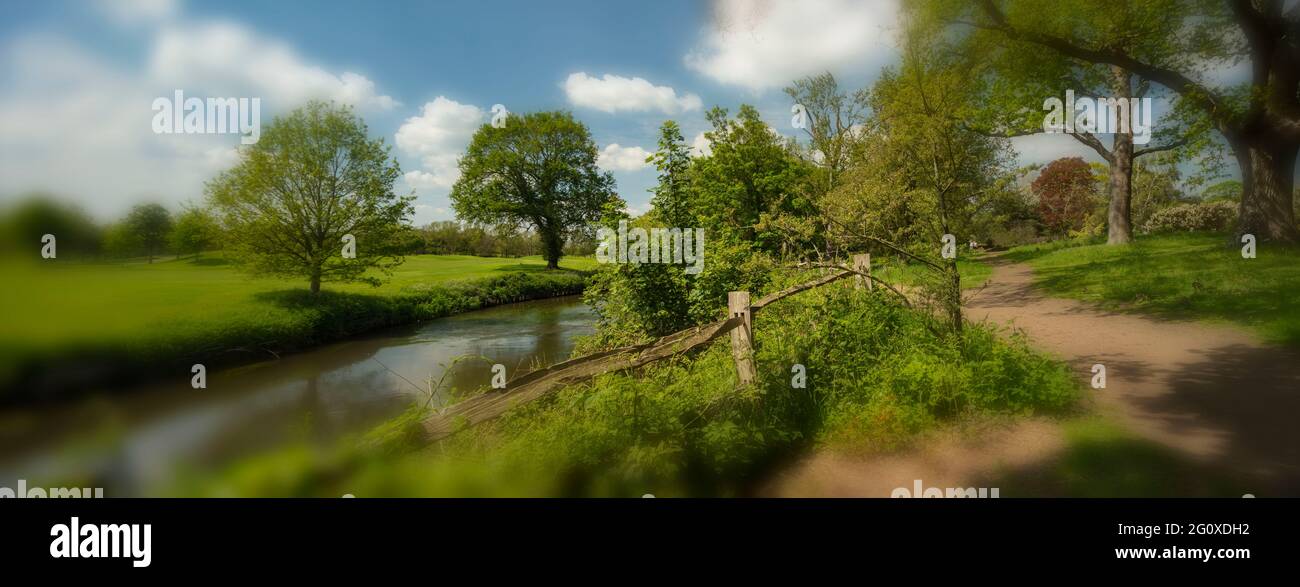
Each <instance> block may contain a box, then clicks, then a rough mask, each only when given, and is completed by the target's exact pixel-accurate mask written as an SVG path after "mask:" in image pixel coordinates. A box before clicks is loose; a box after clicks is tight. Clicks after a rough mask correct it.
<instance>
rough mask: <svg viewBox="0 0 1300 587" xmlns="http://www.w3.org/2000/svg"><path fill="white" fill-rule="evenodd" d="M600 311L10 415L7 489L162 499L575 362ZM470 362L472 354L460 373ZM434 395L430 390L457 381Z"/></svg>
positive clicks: (315, 356) (493, 313)
mask: <svg viewBox="0 0 1300 587" xmlns="http://www.w3.org/2000/svg"><path fill="white" fill-rule="evenodd" d="M594 322H595V315H594V314H593V313H592V312H591V310H590V309H589V308H587V306H585V305H583V304H582V302H581V300H580V298H579V297H577V296H573V297H565V298H555V299H550V300H539V301H533V302H523V303H518V304H510V305H506V306H499V307H495V308H489V309H485V310H479V311H475V312H469V313H466V314H460V315H457V316H451V317H447V318H441V319H438V320H433V321H430V322H427V323H424V324H419V325H412V326H404V327H398V328H393V329H389V330H383V331H378V332H375V333H372V334H369V335H366V336H362V337H358V338H354V339H351V340H347V341H343V342H339V343H335V344H330V345H327V346H323V347H320V348H317V349H314V350H311V351H308V352H303V353H299V354H294V355H288V356H285V357H283V358H281V359H277V360H271V361H264V362H261V363H255V364H251V365H245V366H242V367H237V368H232V369H226V370H221V371H214V372H209V373H208V376H207V388H206V389H198V390H195V389H192V388H191V386H190V381H189V379H188V378H187V379H184V380H178V381H170V382H165V383H158V384H153V385H150V386H147V387H144V388H140V389H135V390H128V391H127V392H126V393H121V394H115V395H113V396H111V397H103V398H90V399H86V400H82V401H78V402H75V403H73V404H71V405H60V406H55V407H46V408H37V409H32V410H19V411H12V412H8V413H3V414H0V430H2V431H4V435H3V438H0V486H5V487H15V486H16V485H15V484H16V483H17V480H18V479H25V480H27V481H28V485H29V486H39V484H40V483H41V482H42V480H45V482H53V481H56V480H65V479H68V478H69V477H71V478H73V479H80V480H82V482H83V483H85V482H93V483H96V484H97V485H95V486H97V487H103V488H105V494H106V495H107V496H126V495H149V494H151V493H153V491H155V490H157V489H158V488H162V487H167V486H168V485H169V484H170V483H173V482H175V481H176V478H177V476H178V475H179V474H181V473H183V472H202V471H204V470H210V469H212V468H213V467H219V466H221V465H223V464H225V463H229V462H231V461H232V460H234V459H237V458H239V457H242V456H247V455H252V454H256V453H258V452H262V451H266V450H269V449H274V448H276V447H279V446H284V445H286V444H288V443H293V442H303V441H306V442H310V443H317V444H320V445H329V444H331V443H333V442H337V441H338V439H340V438H343V437H345V436H347V435H349V434H355V433H359V432H363V431H365V430H367V429H369V428H370V427H372V426H374V425H376V424H378V423H380V422H382V421H383V420H385V419H388V418H392V417H393V416H395V415H398V414H400V413H401V412H403V411H404V410H406V409H407V408H409V407H410V406H411V405H412V404H413V403H416V402H420V403H423V402H427V401H432V402H433V403H434V405H437V404H439V403H440V402H443V401H445V400H446V393H445V389H447V388H448V387H450V388H454V389H455V390H457V391H470V390H473V389H475V388H477V387H479V386H486V385H488V384H489V383H490V381H491V378H492V365H493V364H501V365H504V366H505V368H506V374H507V376H508V377H514V376H515V375H516V374H517V373H519V372H521V371H522V370H526V369H528V368H530V367H533V366H540V365H548V364H551V363H555V362H558V361H562V360H564V359H566V358H568V357H569V353H570V352H571V351H572V350H573V345H574V343H575V337H577V336H580V335H585V334H590V333H591V332H592V331H593V325H594ZM458 357H473V358H467V359H463V360H461V361H460V362H458V363H456V364H455V365H453V361H456V359H457V358H458ZM444 372H445V375H446V377H445V379H443V388H442V389H441V390H440V392H439V393H437V394H434V395H433V396H432V397H431V396H430V394H429V389H430V387H431V385H430V382H431V381H432V382H437V381H438V380H439V379H440V378H443V375H444Z"/></svg>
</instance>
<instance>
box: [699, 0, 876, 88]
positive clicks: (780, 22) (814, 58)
mask: <svg viewBox="0 0 1300 587" xmlns="http://www.w3.org/2000/svg"><path fill="white" fill-rule="evenodd" d="M898 13H899V7H898V2H897V0H768V1H766V2H751V1H748V0H719V1H718V2H717V3H716V4H715V8H714V19H713V22H712V25H711V26H710V27H709V28H708V29H707V30H706V31H705V34H704V38H703V39H702V40H701V42H700V44H699V46H697V47H696V48H695V49H694V50H692V51H690V52H689V53H687V55H686V58H685V61H686V65H687V67H689V68H691V69H693V70H695V71H698V72H700V73H702V74H704V75H706V76H708V77H709V78H712V79H714V80H716V81H718V82H720V83H724V84H728V85H734V86H740V87H744V88H748V89H751V90H754V91H760V90H765V89H769V88H778V87H783V86H785V85H786V84H789V83H790V82H791V81H793V80H795V79H799V78H801V77H805V76H808V75H813V74H817V73H821V72H823V71H831V72H833V73H834V72H840V71H861V70H863V69H866V68H867V67H868V66H869V65H878V64H881V63H883V62H884V61H885V60H887V59H888V58H889V56H891V55H892V54H893V51H894V49H893V42H892V39H893V37H892V35H893V30H894V28H895V27H896V23H897V19H898Z"/></svg>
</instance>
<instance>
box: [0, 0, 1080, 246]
mask: <svg viewBox="0 0 1300 587" xmlns="http://www.w3.org/2000/svg"><path fill="white" fill-rule="evenodd" d="M897 13H898V8H897V4H896V0H765V1H762V2H750V1H746V0H720V1H719V2H718V3H716V4H710V3H706V2H699V1H695V0H660V1H656V2H609V1H605V2H601V1H595V0H581V1H580V0H568V1H548V2H522V1H521V2H515V1H496V2H471V1H455V2H413V1H403V2H366V3H362V2H348V3H344V2H326V1H319V0H318V1H275V2H266V1H260V2H255V1H230V2H220V3H208V4H198V3H186V2H184V1H183V0H137V1H135V2H129V1H126V0H61V1H52V2H43V3H23V4H17V5H13V6H10V7H8V8H7V15H6V16H7V18H6V19H4V20H3V21H0V126H3V128H5V132H4V133H0V198H8V197H13V196H14V195H16V194H20V193H23V192H25V191H28V190H34V189H42V190H48V191H51V192H53V193H55V194H56V195H58V196H60V197H62V198H65V199H69V200H72V201H75V202H77V203H80V204H82V205H84V206H85V207H86V208H87V209H89V210H90V211H91V212H92V213H93V214H95V215H96V216H99V217H101V218H105V219H107V218H112V217H115V216H118V215H120V214H122V213H124V212H125V210H126V209H127V208H129V206H130V205H132V204H134V203H138V202H141V201H148V200H153V201H160V202H163V203H165V204H168V205H170V206H172V207H173V208H175V207H178V206H179V205H181V204H182V203H183V202H187V201H198V200H199V199H200V198H201V197H202V192H203V182H204V181H205V180H207V179H208V178H210V177H212V176H213V175H214V174H215V173H218V172H219V171H220V170H221V169H223V168H225V167H228V166H229V165H230V164H232V162H233V161H234V160H235V157H237V151H236V148H237V146H238V144H239V140H238V137H236V136H233V135H160V134H155V133H154V132H153V131H152V130H151V127H150V121H151V119H152V117H153V114H154V113H153V111H152V110H151V107H150V103H151V101H152V100H153V99H154V98H155V97H158V96H170V95H171V93H172V91H173V90H174V89H178V88H179V89H184V90H185V92H186V94H187V95H188V96H198V97H227V96H233V97H259V98H260V99H261V102H262V116H263V123H265V122H267V121H269V119H270V117H271V116H274V115H275V114H277V113H283V112H286V111H288V110H291V109H292V108H295V107H297V106H299V105H301V104H302V103H304V102H305V101H307V100H309V99H330V100H336V101H340V102H345V103H350V104H353V105H354V106H355V107H356V109H357V111H358V112H359V113H360V114H361V115H362V117H363V118H364V119H365V120H366V122H367V123H368V125H369V127H370V132H371V134H372V135H373V136H377V137H382V138H384V139H385V140H386V141H387V142H389V143H390V144H392V145H394V149H393V152H394V155H395V156H397V158H398V160H399V161H400V162H401V164H402V169H403V171H404V172H405V176H404V178H403V180H402V181H401V182H400V184H399V186H398V187H399V189H400V190H401V191H402V192H406V191H410V190H414V191H415V193H416V194H417V196H418V199H417V213H416V218H415V221H416V222H417V223H421V224H422V223H425V222H428V221H430V220H435V219H448V218H452V217H453V213H452V212H451V206H450V204H449V201H448V198H447V194H448V192H449V188H450V185H451V183H452V182H454V180H455V178H456V170H455V162H456V158H457V156H458V155H459V153H461V152H462V151H463V148H464V146H465V144H467V142H468V140H469V135H470V134H472V132H473V129H474V128H476V127H477V126H478V125H479V124H482V123H484V122H486V121H487V120H488V119H489V118H490V112H489V110H490V109H491V107H492V105H494V104H502V105H504V106H505V107H506V108H507V109H509V110H510V111H511V112H528V111H536V110H544V109H567V110H570V111H572V112H573V113H574V114H575V115H576V116H577V118H578V119H579V120H581V121H582V122H584V123H585V124H587V125H588V127H589V128H590V129H591V131H592V134H593V137H594V139H595V141H596V143H597V146H598V147H599V148H600V149H601V150H602V153H603V154H604V155H605V157H603V158H602V165H603V166H605V167H606V168H607V169H610V170H611V171H612V172H613V173H614V175H615V178H616V179H617V181H618V189H619V192H620V194H621V195H622V196H623V197H624V199H625V200H627V201H628V203H629V207H630V208H631V209H632V210H633V211H635V212H641V211H644V210H645V209H647V206H648V201H649V194H648V193H647V191H646V190H647V189H648V188H650V187H651V186H652V185H653V184H654V182H655V173H654V170H653V169H652V168H649V167H648V166H645V165H644V163H643V161H642V160H643V158H644V155H645V153H646V152H648V151H652V150H653V149H654V147H655V140H656V137H657V129H658V127H659V125H660V124H661V123H662V122H663V121H664V120H666V119H668V118H672V119H675V120H677V121H678V122H679V123H680V124H681V125H682V127H683V130H684V134H685V135H686V138H687V140H688V141H691V142H693V143H695V144H697V145H698V146H700V147H701V148H703V146H704V145H703V142H702V141H703V139H702V136H701V133H702V132H703V131H704V130H705V128H706V124H705V119H704V112H705V111H706V110H707V109H709V108H710V107H712V106H714V105H720V106H723V107H726V108H729V109H732V110H733V111H734V109H735V108H736V107H737V106H738V105H739V104H741V103H749V104H753V105H755V106H757V107H758V108H759V110H760V111H761V112H762V113H763V115H764V118H765V119H766V120H767V122H768V124H770V125H772V126H773V128H774V129H776V130H777V131H778V132H781V133H783V134H787V135H791V136H797V135H796V131H795V130H794V129H792V128H790V122H789V119H790V114H789V108H790V102H789V100H788V98H787V97H786V96H785V95H784V93H783V92H782V91H781V88H782V87H783V86H785V85H787V84H788V83H789V82H790V81H791V80H794V79H796V78H799V77H803V76H806V75H811V74H816V73H820V72H822V71H831V72H832V73H834V74H836V76H837V77H838V78H839V79H840V81H841V84H842V86H844V87H845V88H848V89H854V88H857V87H860V86H862V85H864V84H868V83H870V82H871V81H872V80H874V79H875V78H876V77H877V76H878V74H879V72H880V70H881V68H882V67H884V66H886V65H888V64H891V63H895V62H896V60H897V53H896V50H895V49H894V41H893V35H894V33H895V31H896V28H897V25H896V18H897ZM1024 144H1025V145H1026V146H1028V147H1029V148H1027V149H1022V150H1023V151H1025V153H1026V154H1025V155H1022V157H1021V159H1022V161H1026V162H1043V161H1048V160H1051V159H1054V158H1056V157H1059V156H1063V155H1082V156H1086V157H1088V158H1089V159H1090V160H1096V156H1095V155H1094V154H1092V153H1091V152H1090V151H1087V150H1086V149H1084V148H1082V147H1080V146H1079V145H1077V144H1076V143H1074V141H1073V140H1072V139H1070V138H1068V137H1064V136H1060V135H1057V136H1050V137H1031V138H1028V139H1025V142H1024Z"/></svg>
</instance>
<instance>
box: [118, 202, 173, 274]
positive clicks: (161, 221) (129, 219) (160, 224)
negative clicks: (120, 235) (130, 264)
mask: <svg viewBox="0 0 1300 587" xmlns="http://www.w3.org/2000/svg"><path fill="white" fill-rule="evenodd" d="M122 224H123V226H124V227H125V228H126V229H127V230H130V231H131V233H132V234H134V235H135V237H136V238H137V239H138V242H139V244H140V246H141V247H143V248H144V253H145V255H146V256H148V257H149V262H150V263H153V258H154V255H155V254H157V253H159V252H161V251H162V250H163V249H164V247H166V246H167V235H168V234H169V233H171V229H172V215H171V213H170V212H168V211H167V209H166V208H164V207H163V206H162V205H161V204H140V205H137V206H135V207H133V208H131V212H130V213H129V214H127V215H126V220H123V221H122Z"/></svg>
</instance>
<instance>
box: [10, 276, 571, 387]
mask: <svg viewBox="0 0 1300 587" xmlns="http://www.w3.org/2000/svg"><path fill="white" fill-rule="evenodd" d="M594 263H595V261H594V260H593V259H590V258H586V257H584V258H574V259H565V260H564V263H563V268H564V269H569V270H570V271H560V272H546V270H545V262H544V261H543V260H542V259H541V258H540V257H524V258H483V257H470V256H434V255H421V256H412V257H407V258H406V262H405V263H404V264H402V265H401V266H400V267H398V268H397V270H396V271H395V272H394V274H393V275H392V278H391V279H390V280H389V281H388V282H387V283H386V284H384V285H382V286H380V287H378V288H374V287H370V286H368V285H362V284H347V285H345V284H328V283H327V284H325V285H324V286H323V289H322V295H321V296H320V299H317V300H312V299H311V298H310V296H309V294H308V291H307V282H306V280H297V281H294V280H285V279H275V278H254V277H251V276H249V275H247V274H245V273H242V272H240V271H239V270H238V269H237V268H236V267H234V266H232V265H230V264H228V263H226V262H225V260H224V259H222V258H221V257H220V256H215V255H205V256H204V257H201V258H199V259H181V260H176V259H171V260H165V261H156V262H155V263H153V264H146V263H126V264H86V263H42V264H35V263H30V262H18V261H14V260H5V261H0V274H2V275H4V276H5V277H6V278H5V283H6V287H4V288H0V304H3V306H4V307H5V308H6V315H7V316H6V319H5V320H4V321H0V349H2V350H3V351H4V354H5V357H4V358H3V359H0V388H3V387H4V386H5V384H6V383H11V382H13V381H16V380H19V379H22V377H25V376H30V375H31V373H30V372H31V371H34V370H38V369H41V368H48V367H50V364H49V361H53V360H56V359H58V360H62V359H63V358H66V357H70V356H93V357H97V358H101V359H102V358H103V357H105V356H109V355H128V356H129V358H130V360H132V361H150V360H161V361H167V362H170V361H172V360H173V359H180V358H185V357H191V358H196V359H207V358H212V357H214V356H215V354H214V353H220V356H216V357H215V359H214V360H218V361H224V360H233V356H231V355H234V354H239V353H245V354H247V353H252V354H259V353H260V355H261V356H262V357H265V356H270V355H269V354H267V352H266V351H270V352H276V351H280V350H293V349H296V348H303V347H305V346H310V345H312V344H318V343H320V342H324V341H327V340H331V339H337V338H339V337H342V336H347V335H350V334H355V333H358V332H362V331H365V330H368V329H371V328H376V327H381V326H386V325H392V324H397V323H401V322H404V321H410V320H412V319H420V318H428V317H437V316H440V315H446V314H450V313H455V312H457V311H464V310H468V309H475V308H477V307H482V306H487V305H492V304H494V303H502V302H506V301H517V300H519V299H531V298H536V297H545V296H546V295H547V294H551V293H577V292H578V291H580V290H581V281H582V279H581V274H578V273H575V272H574V271H572V270H573V269H587V268H590V267H592V266H593V265H594ZM521 275H522V277H521ZM466 284H479V285H480V286H481V287H482V288H484V289H482V291H480V290H479V289H476V288H474V287H468V286H467V285H466ZM444 286H446V287H444ZM38 359H39V360H38ZM41 361H44V362H45V363H44V364H43V365H34V364H33V363H34V362H38V363H39V362H41ZM22 370H26V371H28V372H29V373H27V374H26V375H24V374H23V373H20V371H22ZM93 379H94V380H96V381H98V380H100V379H101V378H93Z"/></svg>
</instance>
